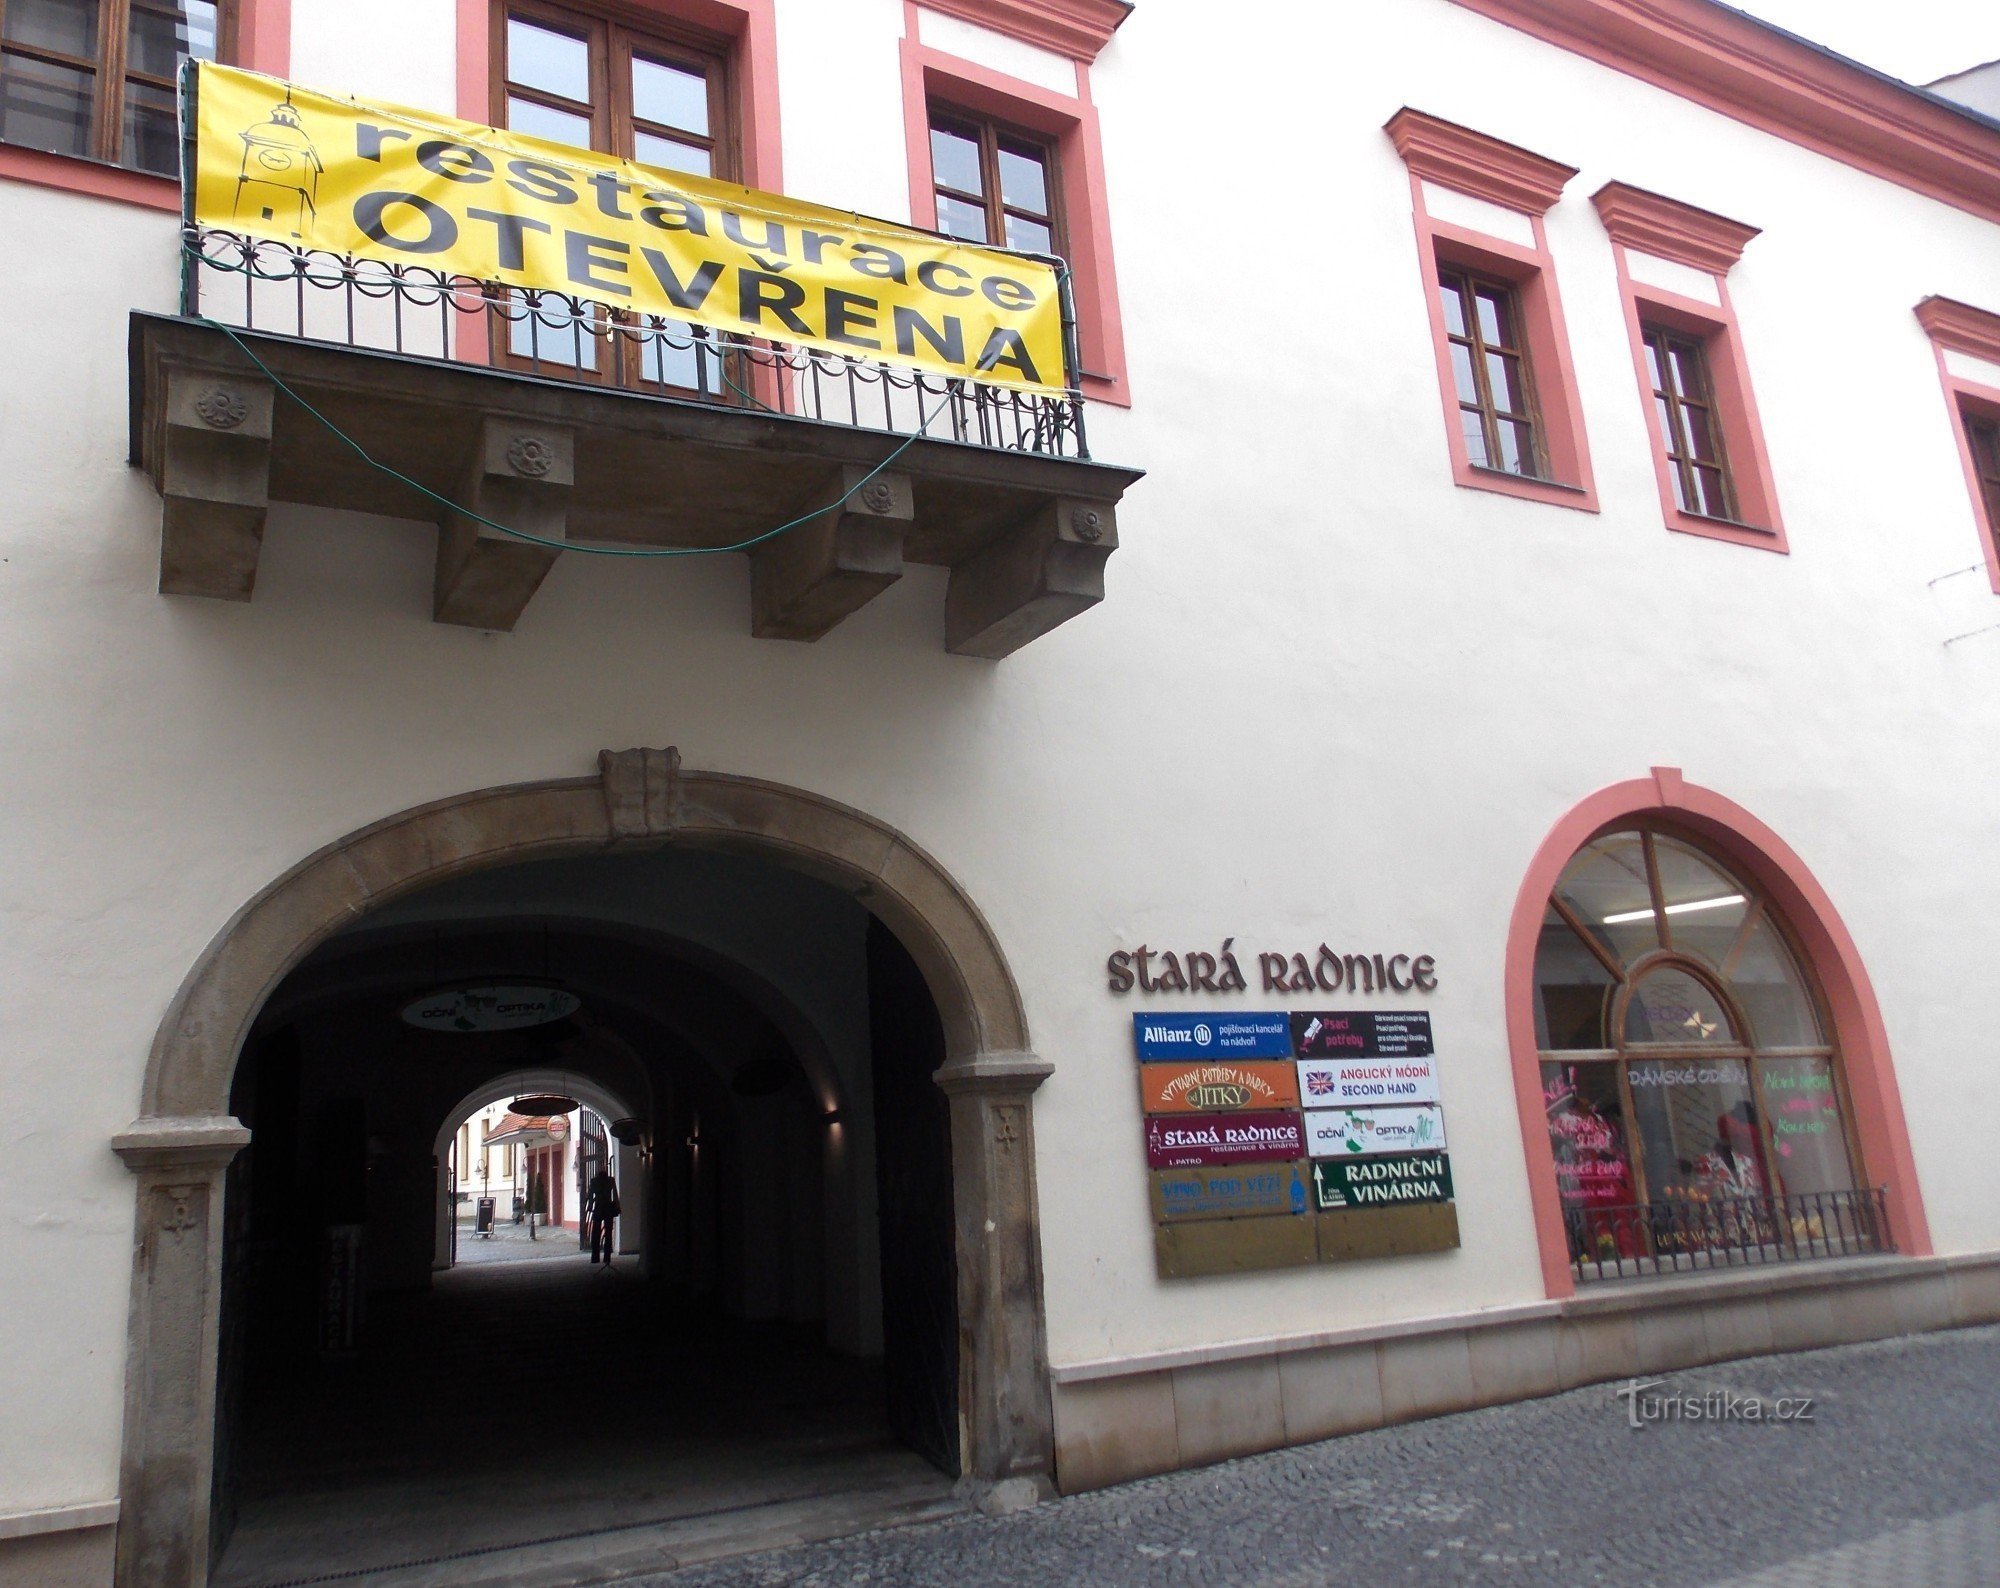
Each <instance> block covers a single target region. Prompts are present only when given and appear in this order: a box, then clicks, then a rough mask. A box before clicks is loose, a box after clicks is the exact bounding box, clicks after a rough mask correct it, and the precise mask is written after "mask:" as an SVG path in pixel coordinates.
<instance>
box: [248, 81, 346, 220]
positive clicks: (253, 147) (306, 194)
mask: <svg viewBox="0 0 2000 1588" xmlns="http://www.w3.org/2000/svg"><path fill="white" fill-rule="evenodd" d="M239 136H240V137H241V138H242V139H243V169H242V171H241V173H240V174H239V175H238V176H237V178H236V204H235V209H234V213H235V214H236V216H237V217H238V218H239V219H240V218H242V217H245V216H249V217H254V218H256V219H259V220H265V221H276V222H277V223H278V224H280V225H285V226H289V228H290V230H291V234H292V235H293V236H294V237H296V238H297V239H298V240H299V241H300V242H302V243H309V242H311V241H312V233H313V223H314V221H315V220H316V219H317V218H318V215H319V177H320V173H321V172H322V171H324V170H325V169H326V167H325V165H324V164H323V163H322V162H321V160H320V157H319V151H318V150H317V149H315V148H314V147H313V143H312V139H311V138H309V137H307V136H306V129H305V126H304V124H303V123H302V122H301V121H300V119H299V112H298V108H297V107H296V106H295V105H293V103H292V95H291V91H290V90H289V89H287V90H286V91H285V97H284V99H283V100H282V101H280V102H279V103H278V104H276V105H273V106H272V107H271V114H270V117H269V119H268V120H265V121H261V122H259V123H258V124H257V125H256V126H254V127H252V128H250V129H249V130H248V131H247V132H244V133H241V134H239Z"/></svg>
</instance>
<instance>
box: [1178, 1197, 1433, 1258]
mask: <svg viewBox="0 0 2000 1588" xmlns="http://www.w3.org/2000/svg"><path fill="white" fill-rule="evenodd" d="M1294 1222H1296V1223H1300V1224H1311V1225H1315V1226H1317V1229H1318V1233H1319V1261H1321V1262H1322V1263H1351V1262H1355V1261H1358V1260H1361V1259H1365V1258H1370V1257H1410V1256H1413V1255H1415V1254H1416V1253H1418V1252H1448V1251H1450V1250H1452V1249H1453V1248H1454V1247H1455V1246H1457V1245H1458V1208H1457V1206H1456V1205H1455V1204H1453V1203H1450V1202H1417V1203H1412V1204H1411V1205H1409V1206H1407V1207H1388V1208H1368V1209H1365V1210H1362V1209H1356V1208H1336V1209H1335V1210H1334V1211H1333V1212H1331V1213H1320V1214H1317V1215H1315V1216H1314V1217H1312V1218H1309V1219H1298V1220H1295V1221H1294ZM1185 1228H1188V1229H1197V1230H1226V1229H1228V1228H1229V1226H1228V1225H1227V1224H1192V1225H1187V1226H1185Z"/></svg>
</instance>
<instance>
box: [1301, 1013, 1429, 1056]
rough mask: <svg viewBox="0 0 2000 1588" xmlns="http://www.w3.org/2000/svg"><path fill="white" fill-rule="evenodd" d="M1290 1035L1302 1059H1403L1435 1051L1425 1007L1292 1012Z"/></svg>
mask: <svg viewBox="0 0 2000 1588" xmlns="http://www.w3.org/2000/svg"><path fill="white" fill-rule="evenodd" d="M1292 1037H1293V1040H1294V1042H1295V1043H1296V1045H1297V1049H1298V1056H1299V1057H1300V1058H1302V1059H1406V1058H1421V1057H1422V1056H1423V1055H1425V1054H1427V1053H1431V1052H1433V1051H1435V1050H1434V1049H1433V1048H1432V1047H1431V1014H1430V1011H1429V1010H1428V1009H1397V1010H1388V1009H1384V1010H1366V1009H1361V1010H1350V1011H1347V1012H1344V1013H1343V1012H1326V1013H1319V1014H1314V1013H1312V1012H1310V1011H1306V1012H1299V1013H1294V1014H1293V1016H1292Z"/></svg>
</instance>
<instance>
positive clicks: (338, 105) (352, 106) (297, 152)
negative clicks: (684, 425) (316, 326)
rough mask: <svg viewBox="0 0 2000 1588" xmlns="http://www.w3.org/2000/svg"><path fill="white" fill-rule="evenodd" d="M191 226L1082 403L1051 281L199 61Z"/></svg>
mask: <svg viewBox="0 0 2000 1588" xmlns="http://www.w3.org/2000/svg"><path fill="white" fill-rule="evenodd" d="M198 73H199V75H198V77H197V79H196V121H197V147H196V159H195V167H196V168H195V174H194V177H195V183H194V219H195V223H196V224H197V225H199V226H209V227H217V228H220V229H222V230H224V231H231V232H239V233H243V234H246V235H249V236H253V237H261V238H269V239H271V240H273V241H276V242H280V243H290V244H293V245H295V246H298V247H302V248H318V249H325V250H328V251H329V252H332V253H336V254H349V255H352V256H354V257H355V258H358V259H372V260H380V261H382V262H384V263H388V264H398V265H421V266H424V267H425V268H427V269H431V270H438V271H443V272H446V273H450V274H455V275H461V276H466V277H470V278H472V279H473V280H477V281H494V282H500V283H502V284H504V285H506V286H510V287H529V288H537V289H540V290H543V291H553V292H560V293H566V294H568V295H570V296H572V297H576V298H583V299H588V300H590V301H592V302H596V303H602V304H608V305H610V306H611V307H612V308H615V309H622V310H627V311H630V312H633V313H637V314H657V315H664V316H668V317H670V318H672V319H675V320H681V321H688V322H692V323H695V324H700V325H705V326H711V327H713V328H715V329H716V330H718V331H729V332H736V333H739V334H741V335H744V336H752V337H764V338H771V339H774V340H777V341H782V342H789V343H793V344H796V345H799V346H802V347H810V348H817V349H819V350H821V351H823V352H828V353H837V354H845V355H847V356H850V357H855V358H864V359H886V360H890V361H893V362H896V363H900V364H911V365H916V366H918V367H920V368H923V369H927V370H933V371H937V372H940V373H943V374H947V375H957V376H965V377H968V378H971V379H975V380H982V381H989V382H992V383H994V384H996V385H1002V386H1011V387H1015V388H1018V389H1022V390H1026V391H1036V392H1048V393H1060V392H1061V390H1062V388H1063V356H1062V350H1063V338H1062V311H1061V304H1060V300H1059V298H1058V295H1057V287H1056V273H1055V269H1054V267H1052V266H1050V265H1047V264H1044V263H1042V262H1040V261H1039V260H1033V259H1023V258H1021V257H1019V256H1018V255H1014V254H1006V253H1001V252H998V251H997V250H993V249H986V248H971V247H967V246H965V245H964V244H960V243H953V242H948V241H945V240H943V239H941V238H937V237H932V236H930V235H928V234H926V233H923V232H918V231H911V230H908V229H906V228H903V227H898V226H890V225H886V224H885V223H883V222H881V221H872V220H864V219H862V218H860V217H858V216H855V215H850V214H847V213H845V212H843V211H839V210H830V209H822V208H820V207H818V206H816V205H811V204H801V203H799V202H798V201H797V200H795V199H789V198H784V197H781V196H779V195H777V194H773V193H760V192H757V191H756V190H755V189H753V188H747V187H741V186H738V185H737V184H736V183H733V182H716V181H712V180H709V179H707V178H703V177H695V176H687V175H683V174H681V173H679V172H672V171H664V170H659V169H656V168H654V167H651V166H643V165H637V164H635V163H633V162H632V161H630V160H619V159H615V158H613V157H611V156H609V155H602V154H594V153H591V152H589V151H587V150H582V149H573V148H569V147H567V146H566V145H563V144H555V143H548V142H545V141H544V140H542V139H540V138H531V137H528V136H526V135H525V134H522V133H518V132H505V131H501V130H499V129H497V128H493V127H480V126H474V125H473V124H472V123H470V122H463V121H456V120H453V119H452V118H450V117H447V116H434V115H430V114H428V113H426V112H423V111H417V110H408V109H404V108H401V107H397V106H390V105H370V104H363V103H361V102H360V101H358V100H350V99H337V98H334V97H333V96H331V95H327V94H320V93H315V92H313V91H312V90H310V89H305V88H299V87H296V86H295V85H292V84H289V83H284V82H281V81H279V80H278V79H276V78H273V77H264V76H261V75H260V74H258V73H255V72H245V71H239V70H236V69H235V68H233V67H226V66H216V65H214V64H212V63H211V62H208V61H203V62H201V63H200V66H199V68H198Z"/></svg>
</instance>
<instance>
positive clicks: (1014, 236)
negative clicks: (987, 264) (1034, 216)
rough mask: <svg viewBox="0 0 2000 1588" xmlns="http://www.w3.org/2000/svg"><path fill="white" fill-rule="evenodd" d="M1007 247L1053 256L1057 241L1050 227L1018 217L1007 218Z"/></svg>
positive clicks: (1010, 216)
mask: <svg viewBox="0 0 2000 1588" xmlns="http://www.w3.org/2000/svg"><path fill="white" fill-rule="evenodd" d="M1007 246H1008V247H1009V248H1023V249H1026V250H1027V251H1028V252H1029V253H1034V254H1052V253H1054V252H1055V247H1056V240H1055V238H1054V237H1052V236H1051V235H1050V234H1049V229H1048V227H1046V226H1044V225H1043V224H1042V223H1041V222H1040V221H1027V220H1023V219H1021V217H1020V216H1018V215H1009V216H1008V217H1007Z"/></svg>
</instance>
